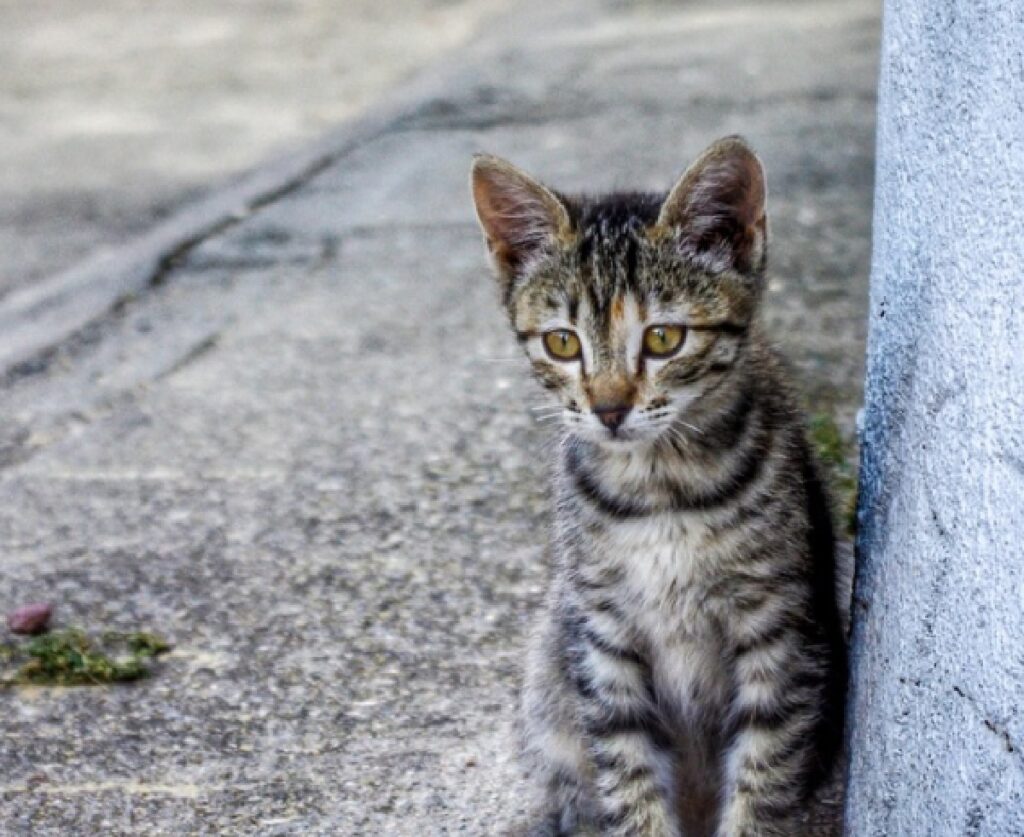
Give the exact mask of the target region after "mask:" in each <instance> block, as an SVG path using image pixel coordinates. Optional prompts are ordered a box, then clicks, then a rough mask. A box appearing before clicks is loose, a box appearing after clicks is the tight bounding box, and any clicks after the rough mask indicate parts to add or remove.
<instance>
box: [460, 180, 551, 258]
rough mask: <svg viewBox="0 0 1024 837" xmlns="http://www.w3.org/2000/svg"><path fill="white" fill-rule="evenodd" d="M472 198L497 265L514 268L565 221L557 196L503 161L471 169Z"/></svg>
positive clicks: (548, 241)
mask: <svg viewBox="0 0 1024 837" xmlns="http://www.w3.org/2000/svg"><path fill="white" fill-rule="evenodd" d="M473 200H474V202H475V203H476V211H477V216H478V217H479V219H480V224H481V226H482V227H483V229H484V234H485V236H486V238H487V243H488V245H489V247H490V249H491V252H492V253H493V254H494V257H495V259H496V260H497V262H498V266H499V268H500V269H504V270H514V269H515V268H517V267H519V266H520V265H522V264H523V263H524V262H525V261H526V260H527V259H529V257H530V256H531V255H533V254H534V253H536V252H537V251H539V250H540V249H542V248H543V247H545V246H547V245H548V244H549V243H550V242H551V241H552V240H553V239H554V237H555V236H556V235H557V234H558V232H559V231H560V229H561V227H562V226H563V225H565V224H566V223H567V221H568V216H567V214H566V212H565V209H564V208H563V207H562V206H561V204H560V203H559V202H558V199H557V198H555V196H554V195H553V194H552V193H550V192H549V191H548V190H547V189H545V188H544V187H543V186H541V185H540V184H539V183H536V182H535V181H533V180H531V179H530V178H529V177H527V176H526V175H525V174H523V173H522V172H520V171H518V170H517V169H514V168H513V167H512V166H510V165H509V164H507V163H504V162H503V161H496V160H487V161H482V162H479V163H477V165H476V166H475V167H474V169H473Z"/></svg>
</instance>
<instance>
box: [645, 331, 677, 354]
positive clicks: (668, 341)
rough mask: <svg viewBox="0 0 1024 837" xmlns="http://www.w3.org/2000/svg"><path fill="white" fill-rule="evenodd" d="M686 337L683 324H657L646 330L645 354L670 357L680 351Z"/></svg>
mask: <svg viewBox="0 0 1024 837" xmlns="http://www.w3.org/2000/svg"><path fill="white" fill-rule="evenodd" d="M684 337H686V329H685V328H683V327H682V326H674V325H655V326H651V327H650V328H649V329H647V330H646V331H645V332H644V354H645V355H647V356H648V357H668V356H669V355H673V354H675V353H676V352H677V351H679V347H680V346H682V345H683V338H684Z"/></svg>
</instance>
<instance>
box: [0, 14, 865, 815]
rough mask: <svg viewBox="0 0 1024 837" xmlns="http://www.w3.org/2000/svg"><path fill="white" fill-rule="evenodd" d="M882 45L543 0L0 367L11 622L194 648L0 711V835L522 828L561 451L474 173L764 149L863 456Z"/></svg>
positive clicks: (578, 180)
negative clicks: (104, 682) (525, 649)
mask: <svg viewBox="0 0 1024 837" xmlns="http://www.w3.org/2000/svg"><path fill="white" fill-rule="evenodd" d="M547 5H548V6H553V5H554V4H547ZM877 29H878V18H877V9H876V8H875V6H874V4H873V3H867V2H862V0H827V2H819V3H815V4H809V3H805V2H798V0H782V2H766V3H761V2H756V3H755V2H746V3H713V2H710V0H708V2H701V3H692V4H686V5H669V4H665V3H653V2H652V3H639V4H628V5H627V4H620V3H615V2H611V0H609V2H604V3H598V4H594V3H582V2H579V3H576V2H573V3H569V4H563V5H560V6H558V7H557V8H545V6H544V5H543V4H536V5H528V6H524V7H522V8H521V9H519V10H518V11H517V12H516V13H515V15H514V16H513V17H512V18H510V19H509V21H508V22H507V23H506V24H504V25H503V26H502V27H500V28H496V29H494V30H492V31H490V33H489V34H488V35H487V37H486V38H484V39H483V40H481V41H480V42H479V43H478V44H476V45H475V47H474V49H473V50H472V51H471V52H470V53H467V54H466V56H465V59H464V60H463V61H461V62H458V61H457V62H454V63H452V64H451V65H450V66H448V67H447V68H445V69H444V70H443V72H442V73H441V75H439V76H438V77H437V78H435V80H434V82H432V84H431V86H429V88H425V89H424V91H423V93H422V96H421V97H420V98H419V99H418V100H417V103H414V104H413V106H411V107H410V108H408V109H405V110H403V111H402V113H401V114H397V115H395V116H394V118H393V119H392V120H391V121H390V122H387V124H384V125H382V127H381V130H379V131H375V132H373V133H372V134H371V135H368V136H366V137H364V138H362V139H361V140H360V141H359V142H357V143H355V144H354V145H353V146H352V147H351V148H348V149H347V150H345V151H344V152H343V153H341V154H340V155H339V156H337V158H332V159H330V160H328V161H327V162H326V163H325V166H324V167H323V168H322V170H319V172H318V173H316V174H315V176H310V177H308V178H305V179H302V180H301V181H300V182H296V183H295V184H294V187H293V188H291V189H290V190H288V191H287V192H286V193H284V194H281V195H279V196H277V197H273V196H271V197H268V199H267V200H266V201H264V202H261V203H260V204H259V205H258V206H254V207H253V210H254V211H252V212H251V213H250V214H248V215H247V216H246V217H244V218H241V219H238V220H235V221H230V222H228V223H227V224H226V225H224V226H223V227H222V228H220V229H212V230H207V231H206V232H205V233H203V234H202V235H200V236H198V240H196V241H194V242H191V243H188V242H183V243H182V246H181V247H180V248H178V249H177V250H176V252H175V258H174V259H173V260H169V261H167V263H165V264H164V265H163V266H162V270H161V271H160V273H159V275H158V276H157V277H156V278H157V280H158V281H156V282H150V283H144V284H142V285H140V286H139V288H138V290H137V291H136V292H135V293H134V295H133V296H130V297H126V298H124V299H121V300H120V301H119V302H118V304H116V305H114V306H113V307H112V308H110V309H109V310H107V311H106V312H105V313H103V314H102V315H101V316H99V317H97V318H95V319H94V320H93V321H92V322H91V323H89V324H87V325H86V326H84V327H81V328H78V329H76V330H75V331H74V332H73V333H71V334H70V335H69V336H67V338H66V339H64V340H62V341H60V342H59V344H58V345H57V346H56V347H54V348H53V349H52V350H51V351H49V352H47V353H46V354H45V357H44V358H41V359H40V362H39V363H37V364H35V365H33V364H31V363H29V364H22V365H20V366H18V367H17V368H16V369H14V370H13V371H9V373H8V374H7V376H6V378H5V379H4V383H3V389H2V394H0V492H2V496H3V497H4V503H3V505H2V507H0V603H13V602H20V601H27V600H34V599H52V600H55V601H56V603H57V607H58V610H57V618H58V621H59V622H62V623H64V624H81V625H83V626H85V627H87V628H93V629H100V628H103V627H111V628H125V629H134V628H137V627H146V628H149V629H152V630H156V631H158V632H160V633H162V634H164V635H166V636H167V637H168V638H169V639H171V640H172V641H173V642H174V644H175V651H174V652H173V654H172V655H170V657H169V658H166V660H165V662H164V663H163V665H162V666H161V668H160V670H159V671H158V673H157V675H156V676H155V677H154V678H152V679H150V680H146V681H142V682H140V683H137V684H134V685H131V686H126V687H123V688H110V689H107V688H104V689H71V690H47V689H32V690H19V691H17V692H8V693H0V701H2V703H3V710H4V711H3V720H2V721H0V776H2V777H3V778H2V780H0V831H2V832H3V833H5V834H12V835H29V834H31V835H41V834H68V833H102V834H210V833H225V834H234V833H237V834H282V835H283V834H325V835H326V834H399V835H405V834H409V835H413V834H415V835H422V834H425V833H426V834H474V835H476V834H498V833H503V832H505V831H507V830H509V829H514V828H516V827H518V826H519V825H521V823H522V817H523V815H524V813H525V804H526V800H525V795H524V788H525V787H526V786H525V784H524V783H523V782H522V779H521V777H520V775H519V770H518V767H517V765H516V762H515V754H514V741H513V735H512V727H511V722H512V719H513V713H514V700H515V697H514V696H515V686H516V683H517V681H518V671H517V669H518V663H519V660H520V658H521V649H522V642H523V633H524V630H525V627H526V625H527V624H528V621H529V618H530V615H531V613H532V610H533V608H534V607H535V606H536V604H537V603H538V601H539V597H540V594H541V590H542V589H543V584H544V566H543V560H542V557H543V555H542V550H543V544H544V536H543V531H544V527H545V521H546V518H547V513H546V501H545V496H544V478H545V458H546V456H547V452H548V447H547V445H548V441H547V439H546V435H545V433H544V430H543V428H542V427H539V426H537V425H536V424H535V423H534V422H533V421H532V419H531V418H530V411H529V410H528V406H529V405H530V404H535V403H537V402H539V401H541V396H540V395H539V393H538V392H537V391H536V390H535V389H534V388H533V387H532V386H531V385H530V384H529V383H528V381H527V379H526V364H525V363H524V362H523V361H522V360H521V359H519V358H518V354H517V350H516V348H515V346H514V341H513V340H512V339H511V338H510V336H509V335H508V334H507V328H506V326H505V324H504V323H503V322H502V319H501V316H500V314H499V309H498V305H497V303H496V300H495V293H494V290H493V288H492V286H491V283H490V279H489V277H488V275H487V273H486V270H485V266H484V260H483V256H482V245H481V243H480V240H479V233H478V231H477V229H476V226H475V222H474V221H473V218H472V212H471V207H470V203H469V199H468V195H467V187H466V177H467V171H468V162H469V157H470V155H471V154H472V153H473V152H474V151H479V150H487V151H490V152H493V153H497V154H501V155H504V156H507V157H509V158H510V159H512V160H513V161H515V162H516V163H517V164H519V165H521V166H523V167H525V168H527V169H528V170H531V171H533V172H534V173H536V174H537V175H538V176H540V177H543V178H546V179H548V180H549V181H550V182H551V183H552V184H554V185H556V186H557V187H559V188H562V189H567V190H568V189H576V188H592V189H597V188H608V187H613V186H641V187H651V188H659V189H662V188H667V187H668V186H669V185H670V184H671V183H672V182H673V178H674V177H675V175H676V174H678V172H679V171H680V170H681V169H682V168H683V167H684V166H685V165H686V164H687V163H688V162H689V161H690V159H692V157H693V156H694V155H695V154H696V153H697V152H698V151H699V150H700V149H701V148H702V147H703V146H704V145H705V144H706V143H707V142H708V141H710V140H711V139H713V138H714V137H717V136H720V135H723V134H728V133H733V132H741V133H743V134H745V135H746V136H747V137H748V138H749V139H750V141H751V142H752V143H753V144H754V145H755V147H756V148H758V150H759V151H760V153H761V154H762V156H763V158H764V160H765V163H766V165H767V168H768V173H769V187H770V207H771V210H770V211H771V218H772V227H773V233H774V244H773V262H774V269H773V271H772V274H773V277H774V278H773V279H772V282H771V284H770V286H769V293H768V305H769V315H768V320H769V324H770V326H771V327H772V328H773V329H774V330H775V333H776V334H777V335H778V337H779V340H780V342H781V343H782V344H783V345H784V347H785V348H786V349H787V350H788V351H789V352H790V354H791V355H792V357H793V358H794V360H795V362H796V365H797V367H798V370H799V373H800V376H801V380H802V382H803V383H804V385H805V389H806V391H807V393H808V395H809V398H810V399H811V400H812V402H813V403H814V404H815V407H816V409H826V410H833V411H834V412H835V414H836V415H837V416H838V418H839V421H840V426H841V427H842V428H843V429H844V431H845V432H846V433H847V435H850V434H852V421H853V415H854V413H855V411H856V409H857V406H858V405H859V402H860V397H861V392H860V379H861V373H862V354H863V336H864V335H863V319H864V309H865V304H866V303H865V299H866V288H867V260H868V233H869V223H870V199H871V170H872V146H873V133H874V124H873V109H874V90H875V65H876V48H877V35H878V32H877ZM3 339H4V338H3V336H2V335H0V344H2V342H3ZM0 349H2V345H0Z"/></svg>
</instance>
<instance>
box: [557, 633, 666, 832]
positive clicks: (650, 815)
mask: <svg viewBox="0 0 1024 837" xmlns="http://www.w3.org/2000/svg"><path fill="white" fill-rule="evenodd" d="M605 627H607V626H605ZM609 633H611V635H609ZM573 649H574V654H573V665H572V669H573V675H574V682H575V685H576V690H577V695H578V698H579V701H580V707H581V712H580V715H581V720H582V725H583V730H584V736H585V739H586V741H587V744H588V749H589V752H590V757H591V761H592V763H593V767H594V796H595V799H596V803H597V808H598V812H599V826H600V829H601V831H600V833H601V834H603V835H608V836H609V837H676V835H678V834H679V832H678V827H677V825H676V823H675V821H674V816H673V812H672V811H671V808H670V806H669V804H668V801H667V798H666V788H665V786H664V783H665V777H666V776H667V775H669V774H670V773H671V768H670V764H669V761H670V756H669V754H668V751H667V748H666V746H665V743H664V740H663V739H664V736H663V735H660V734H659V732H658V730H659V724H658V723H657V721H656V718H655V716H654V713H653V711H652V706H651V688H650V670H649V667H648V665H647V663H646V661H645V660H644V659H643V658H642V657H641V656H640V655H638V654H637V653H636V652H635V651H634V650H633V649H631V648H629V647H628V646H626V645H623V644H621V643H620V641H619V638H618V637H616V636H615V634H614V632H608V631H602V630H601V625H600V624H598V623H596V622H595V621H590V620H588V619H586V618H585V617H584V618H580V619H577V620H576V623H575V625H574V631H573Z"/></svg>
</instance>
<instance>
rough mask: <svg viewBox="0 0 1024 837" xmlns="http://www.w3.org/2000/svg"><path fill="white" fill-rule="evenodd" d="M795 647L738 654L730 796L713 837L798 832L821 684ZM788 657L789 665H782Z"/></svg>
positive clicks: (782, 644) (781, 641)
mask: <svg viewBox="0 0 1024 837" xmlns="http://www.w3.org/2000/svg"><path fill="white" fill-rule="evenodd" d="M797 641H798V639H797V638H796V637H776V638H773V640H772V642H771V643H770V644H769V643H766V644H764V645H754V646H753V647H750V648H747V649H744V650H743V651H742V652H741V653H740V654H739V655H738V666H737V672H738V676H737V680H738V683H737V689H736V695H735V698H734V700H733V704H732V707H731V723H730V726H731V735H730V737H729V742H730V743H729V746H728V749H727V750H726V753H725V780H726V785H725V791H726V793H725V798H724V804H723V808H722V812H721V817H720V820H719V826H718V830H717V834H716V837H794V835H796V834H797V833H798V829H797V825H796V823H797V818H798V815H799V812H800V806H801V804H802V803H803V801H804V788H805V787H806V775H807V771H808V768H809V766H810V764H811V762H812V760H813V758H814V750H815V746H816V741H815V726H816V723H817V719H818V712H819V710H820V702H821V693H822V686H821V684H820V683H819V682H818V678H817V677H816V673H815V672H814V670H813V667H812V666H810V664H809V663H808V661H807V660H804V659H800V654H799V652H795V651H794V646H795V645H796V643H797ZM787 646H788V647H787ZM787 654H788V655H790V656H791V659H790V660H789V663H790V665H789V666H779V665H778V663H779V661H780V660H781V659H783V658H785V657H786V656H787ZM794 656H795V657H796V659H795V660H794V659H792V657H794Z"/></svg>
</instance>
